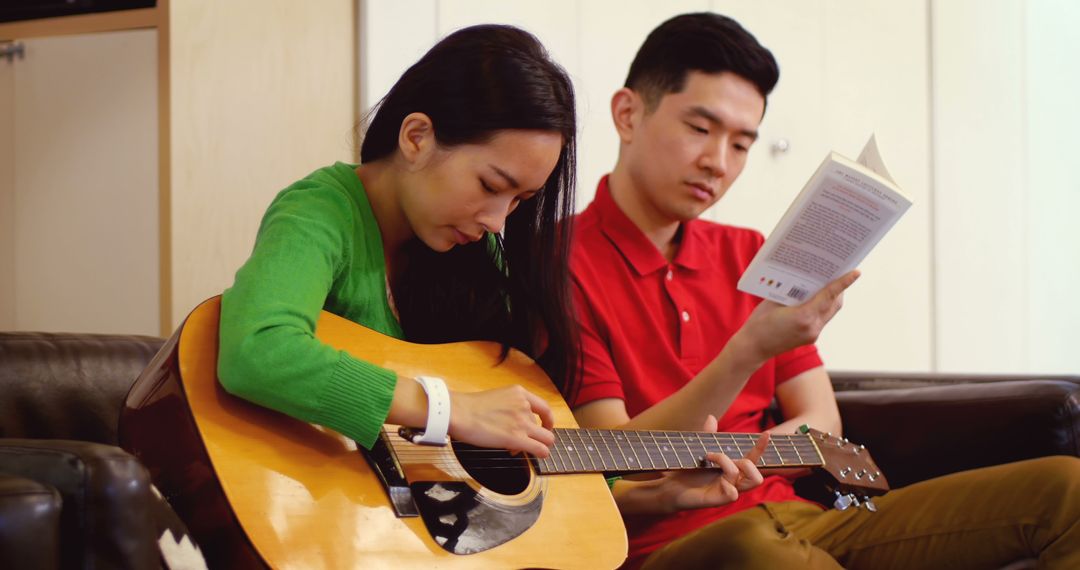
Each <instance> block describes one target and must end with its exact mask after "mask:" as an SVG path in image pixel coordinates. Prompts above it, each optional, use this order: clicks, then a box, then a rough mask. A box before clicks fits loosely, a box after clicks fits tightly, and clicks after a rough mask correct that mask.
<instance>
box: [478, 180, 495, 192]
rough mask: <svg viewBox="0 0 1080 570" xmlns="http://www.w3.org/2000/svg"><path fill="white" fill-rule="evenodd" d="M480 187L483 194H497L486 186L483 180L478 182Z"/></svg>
mask: <svg viewBox="0 0 1080 570" xmlns="http://www.w3.org/2000/svg"><path fill="white" fill-rule="evenodd" d="M480 186H483V187H484V192H487V193H488V194H498V193H499V192H498V191H497V190H495V189H494V188H492V187H491V186H488V183H487V182H484V181H483V180H481V181H480Z"/></svg>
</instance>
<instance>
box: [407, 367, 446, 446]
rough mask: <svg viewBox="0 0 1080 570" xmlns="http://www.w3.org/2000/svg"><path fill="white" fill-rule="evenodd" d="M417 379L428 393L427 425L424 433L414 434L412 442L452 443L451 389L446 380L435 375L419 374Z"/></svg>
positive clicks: (425, 443)
mask: <svg viewBox="0 0 1080 570" xmlns="http://www.w3.org/2000/svg"><path fill="white" fill-rule="evenodd" d="M416 381H417V382H418V383H419V384H420V387H421V388H423V389H424V393H425V394H427V401H428V408H427V426H426V427H424V433H423V435H414V436H413V439H412V442H413V443H417V444H422V445H446V444H448V443H450V438H449V437H448V436H447V432H449V431H450V390H448V389H447V388H446V382H444V381H443V379H442V378H437V377H435V376H417V377H416Z"/></svg>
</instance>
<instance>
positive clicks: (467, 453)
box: [453, 441, 529, 495]
mask: <svg viewBox="0 0 1080 570" xmlns="http://www.w3.org/2000/svg"><path fill="white" fill-rule="evenodd" d="M453 446H454V455H456V456H457V459H458V462H459V463H461V466H462V467H464V468H465V471H468V473H469V475H471V476H472V478H473V479H476V480H477V481H479V482H480V484H481V485H483V486H484V487H486V488H488V489H490V490H492V491H495V492H496V493H501V494H503V495H516V494H518V493H520V492H522V491H524V490H525V489H526V488H527V487H528V486H529V463H528V460H527V459H526V458H525V456H523V455H511V454H510V453H509V452H507V451H505V450H502V449H488V448H486V447H476V446H473V445H469V444H467V443H461V442H456V441H455V442H454V444H453Z"/></svg>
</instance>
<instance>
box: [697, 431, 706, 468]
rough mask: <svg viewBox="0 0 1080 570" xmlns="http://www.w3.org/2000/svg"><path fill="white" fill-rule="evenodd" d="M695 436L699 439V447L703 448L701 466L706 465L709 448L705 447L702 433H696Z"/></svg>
mask: <svg viewBox="0 0 1080 570" xmlns="http://www.w3.org/2000/svg"><path fill="white" fill-rule="evenodd" d="M694 435H695V437H697V441H698V445H700V446H701V464H702V465H705V464H706V462H707V461H708V455H709V447H708V446H707V445H705V441H704V440H702V439H701V433H700V432H696V433H695V434H694Z"/></svg>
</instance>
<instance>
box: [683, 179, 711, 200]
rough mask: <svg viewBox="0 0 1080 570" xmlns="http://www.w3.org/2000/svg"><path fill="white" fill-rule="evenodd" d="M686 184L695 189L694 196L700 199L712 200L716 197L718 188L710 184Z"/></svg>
mask: <svg viewBox="0 0 1080 570" xmlns="http://www.w3.org/2000/svg"><path fill="white" fill-rule="evenodd" d="M686 185H687V186H689V187H690V188H691V189H692V190H693V191H694V196H695V197H696V198H698V199H700V200H711V199H713V198H714V197H716V189H715V188H713V187H712V186H711V185H709V184H704V183H702V182H687V183H686Z"/></svg>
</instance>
